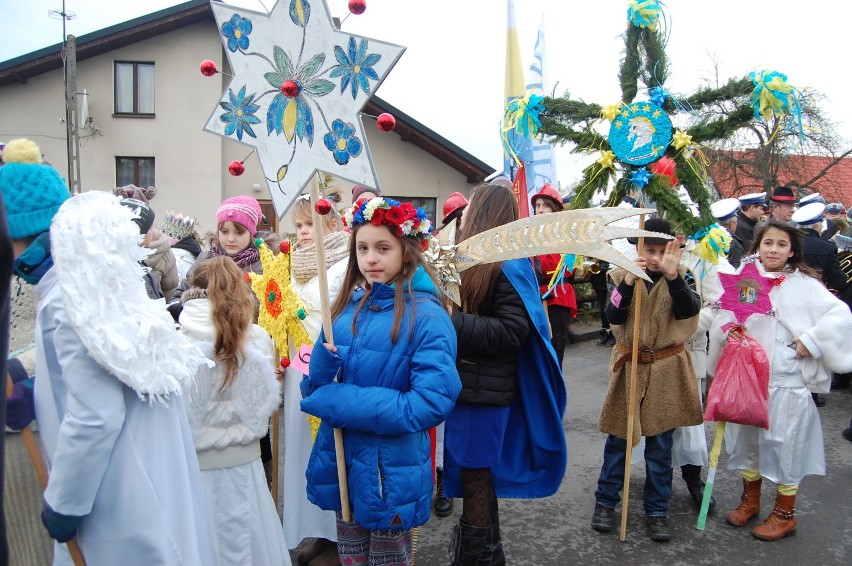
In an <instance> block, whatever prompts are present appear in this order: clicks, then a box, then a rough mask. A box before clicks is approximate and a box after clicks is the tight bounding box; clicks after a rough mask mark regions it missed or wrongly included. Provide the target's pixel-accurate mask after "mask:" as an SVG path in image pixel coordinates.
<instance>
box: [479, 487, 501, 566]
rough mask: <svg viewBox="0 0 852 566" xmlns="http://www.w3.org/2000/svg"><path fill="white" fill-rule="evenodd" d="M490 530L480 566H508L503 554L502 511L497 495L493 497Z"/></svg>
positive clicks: (480, 559) (480, 558)
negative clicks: (501, 534) (501, 535)
mask: <svg viewBox="0 0 852 566" xmlns="http://www.w3.org/2000/svg"><path fill="white" fill-rule="evenodd" d="M490 528H491V532H490V533H489V535H488V542H487V543H486V545H485V552H483V553H482V554H481V555H480V556H479V566H506V555H505V554H504V553H503V541H502V540H501V538H500V509H499V507H498V505H497V496H496V495H492V497H491V525H490Z"/></svg>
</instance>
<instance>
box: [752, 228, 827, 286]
mask: <svg viewBox="0 0 852 566" xmlns="http://www.w3.org/2000/svg"><path fill="white" fill-rule="evenodd" d="M770 228H775V229H776V230H781V231H782V232H784V233H785V234H787V237H789V238H790V248H791V249H792V250H793V255H792V256H791V257H790V259H788V260H787V265H786V267H787V268H789V269H790V270H791V271H792V270H794V269H798V270H799V271H801V272H802V273H804V274H805V275H810V276H811V277H814V278H816V279H820V280H821V278H820V276H819V273H818V272H817V271H816V270H815V269H813V268H812V267H809V266H808V265H806V264H805V253H804V249H805V234H804V233H803V232H802V231H801V230H799V229H798V228H796V227H795V226H793V225H792V224H789V223H788V222H784V221H782V220H778V219H777V218H772V217H770V218H768V219H767V220H766V222H765V223H764V224H762V225H761V226H760V227H758V229H757V231H756V232H755V233H754V240H752V242H751V248H750V249H749V250H748V253H749V254H755V253H759V252H760V242H761V241H762V240H763V236H764V235H765V234H766V231H767V230H769V229H770Z"/></svg>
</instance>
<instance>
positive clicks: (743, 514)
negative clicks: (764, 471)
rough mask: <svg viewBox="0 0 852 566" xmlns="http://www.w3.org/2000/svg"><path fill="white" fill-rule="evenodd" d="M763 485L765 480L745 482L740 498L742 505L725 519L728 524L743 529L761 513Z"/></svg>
mask: <svg viewBox="0 0 852 566" xmlns="http://www.w3.org/2000/svg"><path fill="white" fill-rule="evenodd" d="M762 483H763V479H759V480H755V481H748V480H745V479H744V480H743V494H742V495H741V496H740V504H739V506H738V507H737V508H736V509H734V510H733V511H731V512H730V513H728V516H727V517H725V520H726V521H728V524H730V525H733V526H735V527H742V526H743V525H745V524H746V523H748V522H749V521H751V520H752V518H753V517H755V516H756V515H757V514H758V513H760V485H761V484H762Z"/></svg>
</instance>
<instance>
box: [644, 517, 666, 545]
mask: <svg viewBox="0 0 852 566" xmlns="http://www.w3.org/2000/svg"><path fill="white" fill-rule="evenodd" d="M645 524H646V525H647V526H648V536H649V537H651V540H653V541H655V542H668V541H670V540H672V528H671V526H670V525H669V519H668V517H665V516H663V517H648V518H646V519H645Z"/></svg>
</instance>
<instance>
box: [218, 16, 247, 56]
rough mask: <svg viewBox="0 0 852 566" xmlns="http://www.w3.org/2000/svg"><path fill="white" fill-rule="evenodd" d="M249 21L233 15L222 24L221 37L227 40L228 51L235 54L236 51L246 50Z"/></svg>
mask: <svg viewBox="0 0 852 566" xmlns="http://www.w3.org/2000/svg"><path fill="white" fill-rule="evenodd" d="M251 29H252V25H251V20H249V19H248V18H243V17H242V16H240V15H239V14H234V15H233V16H232V17H231V19H230V20H228V21H227V22H225V23H224V24H222V35H224V36H225V38H226V39H227V40H228V49H229V50H230V51H231V53H236V51H237V49H248V46H249V34H250V33H251Z"/></svg>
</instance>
